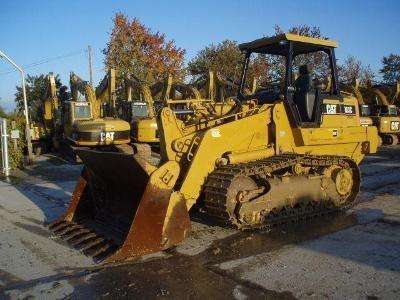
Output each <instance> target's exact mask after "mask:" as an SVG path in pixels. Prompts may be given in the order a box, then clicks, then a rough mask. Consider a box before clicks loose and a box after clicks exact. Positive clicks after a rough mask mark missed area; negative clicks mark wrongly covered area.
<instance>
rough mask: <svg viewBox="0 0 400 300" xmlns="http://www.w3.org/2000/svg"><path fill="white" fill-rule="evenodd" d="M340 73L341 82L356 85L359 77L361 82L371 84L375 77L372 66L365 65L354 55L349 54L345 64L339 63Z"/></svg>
mask: <svg viewBox="0 0 400 300" xmlns="http://www.w3.org/2000/svg"><path fill="white" fill-rule="evenodd" d="M338 75H339V81H340V82H343V83H345V84H350V85H354V84H355V82H356V79H358V80H360V83H361V84H363V85H367V86H370V85H372V82H373V80H374V78H375V74H374V72H373V71H372V69H371V67H370V66H369V65H367V66H365V65H363V64H362V62H361V61H360V60H357V59H356V58H355V57H354V56H349V57H347V58H346V60H345V61H344V62H343V64H338Z"/></svg>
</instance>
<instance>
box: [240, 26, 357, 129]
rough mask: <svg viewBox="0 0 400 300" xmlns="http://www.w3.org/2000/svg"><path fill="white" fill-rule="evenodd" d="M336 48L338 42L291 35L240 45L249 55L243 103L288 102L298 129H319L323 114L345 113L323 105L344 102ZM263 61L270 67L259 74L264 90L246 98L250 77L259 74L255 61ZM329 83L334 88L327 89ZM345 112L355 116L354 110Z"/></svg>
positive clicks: (246, 57)
mask: <svg viewBox="0 0 400 300" xmlns="http://www.w3.org/2000/svg"><path fill="white" fill-rule="evenodd" d="M335 47H337V43H336V42H335V41H332V40H323V39H316V38H311V37H305V36H299V35H296V34H290V33H287V34H281V35H277V36H275V37H271V38H262V39H258V40H255V41H253V42H249V43H244V44H241V45H239V48H240V49H241V50H242V52H243V53H244V56H245V61H244V67H243V72H242V76H241V82H240V88H239V92H238V99H239V101H245V100H250V99H257V100H258V102H259V103H260V104H262V103H273V102H275V101H276V100H278V99H285V104H286V105H287V106H288V108H289V110H290V111H291V112H292V116H293V119H294V120H293V121H294V123H295V124H296V125H297V126H301V127H316V126H319V124H320V123H321V115H322V113H328V114H336V113H341V111H340V110H341V108H340V106H335V105H325V106H324V105H323V99H324V98H327V97H329V98H330V99H337V100H339V101H342V97H341V95H340V92H339V89H338V80H337V68H336V59H335V52H334V48H335ZM260 60H264V62H265V64H264V65H265V66H266V68H265V69H264V71H265V72H266V74H263V73H261V72H259V73H260V74H258V75H259V77H260V79H261V80H259V81H261V85H262V86H263V87H262V88H259V89H257V90H256V92H255V93H254V94H252V95H245V93H244V90H245V88H246V86H247V85H248V82H249V81H250V76H251V75H252V74H253V75H254V74H255V73H256V72H257V70H256V69H255V68H254V67H253V62H257V65H260ZM268 65H274V66H275V67H274V68H271V69H273V70H278V71H273V72H272V71H270V69H269V68H268ZM257 79H259V78H257ZM328 82H330V84H329V86H330V88H329V89H328V90H327V89H326V86H328ZM324 83H326V84H324ZM338 107H339V108H338ZM343 109H346V110H347V112H350V110H351V113H352V114H355V108H354V107H344V108H343Z"/></svg>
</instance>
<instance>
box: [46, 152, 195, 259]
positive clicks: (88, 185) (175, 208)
mask: <svg viewBox="0 0 400 300" xmlns="http://www.w3.org/2000/svg"><path fill="white" fill-rule="evenodd" d="M76 152H77V155H78V156H79V157H80V158H81V159H82V161H83V163H84V168H83V170H82V173H81V176H80V177H79V179H78V182H77V184H76V187H75V190H74V192H73V195H72V199H71V203H70V205H69V207H68V209H67V212H66V213H65V214H64V215H63V216H61V217H60V218H59V219H58V220H57V221H55V222H53V223H52V224H51V225H50V229H51V230H52V231H53V232H54V234H55V235H58V236H60V237H61V238H63V239H64V240H66V241H68V242H69V243H70V244H72V245H73V246H74V247H76V248H78V249H80V250H82V251H83V252H84V253H85V254H87V255H90V256H93V258H94V259H95V260H96V261H103V262H106V263H109V262H116V261H124V260H130V259H134V258H136V257H138V256H142V255H144V254H148V253H153V252H157V251H160V250H164V249H167V248H170V247H172V246H174V245H177V244H178V243H179V242H180V241H182V240H183V239H184V238H185V237H186V236H187V234H188V233H189V229H190V221H189V215H188V212H187V209H186V204H185V202H184V200H183V198H182V197H181V196H180V194H179V193H178V192H174V191H173V187H174V185H175V183H176V180H177V178H178V176H179V165H178V164H177V163H176V162H174V161H169V162H167V163H165V164H163V165H162V166H161V167H159V168H155V167H153V166H151V165H149V164H148V163H147V162H146V161H145V160H143V159H142V158H141V157H139V156H135V155H131V154H125V153H117V152H101V151H95V150H88V149H78V150H76Z"/></svg>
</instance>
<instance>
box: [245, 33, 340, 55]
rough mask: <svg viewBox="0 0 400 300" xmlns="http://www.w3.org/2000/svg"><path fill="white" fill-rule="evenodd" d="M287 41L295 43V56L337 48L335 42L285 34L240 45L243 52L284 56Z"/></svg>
mask: <svg viewBox="0 0 400 300" xmlns="http://www.w3.org/2000/svg"><path fill="white" fill-rule="evenodd" d="M287 41H290V42H293V51H294V55H298V54H303V53H308V52H315V51H320V50H324V49H327V48H337V46H338V43H337V42H336V41H334V40H325V39H317V38H313V37H308V36H302V35H298V34H293V33H284V34H280V35H276V36H273V37H265V38H261V39H257V40H254V41H252V42H248V43H243V44H240V45H239V49H240V50H242V51H250V52H257V53H268V54H278V55H284V54H285V52H286V47H284V46H285V44H286V42H287Z"/></svg>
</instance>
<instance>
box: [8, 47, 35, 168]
mask: <svg viewBox="0 0 400 300" xmlns="http://www.w3.org/2000/svg"><path fill="white" fill-rule="evenodd" d="M1 57H2V58H4V59H6V60H7V61H8V62H9V63H10V64H12V65H13V66H14V67H15V68H16V69H17V70H18V71H19V72H20V73H21V82H22V95H23V98H24V114H25V137H26V144H27V147H28V164H31V163H32V162H33V154H32V141H31V129H30V126H29V113H28V103H27V99H26V87H25V72H24V70H23V69H22V68H21V67H20V66H18V65H17V64H16V63H15V62H13V61H12V60H11V58H9V57H8V56H7V55H6V54H5V53H4V52H2V51H1V50H0V58H1Z"/></svg>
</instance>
